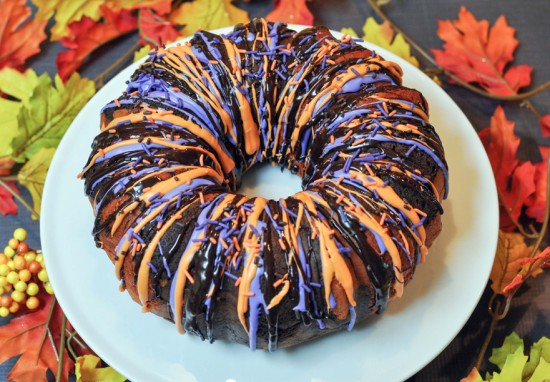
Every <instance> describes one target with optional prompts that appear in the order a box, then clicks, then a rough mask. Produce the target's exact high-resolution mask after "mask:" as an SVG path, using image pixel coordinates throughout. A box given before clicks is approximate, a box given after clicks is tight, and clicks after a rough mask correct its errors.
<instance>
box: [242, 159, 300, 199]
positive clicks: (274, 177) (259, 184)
mask: <svg viewBox="0 0 550 382" xmlns="http://www.w3.org/2000/svg"><path fill="white" fill-rule="evenodd" d="M301 190H302V179H301V178H300V177H299V176H298V175H294V174H292V173H291V172H290V171H289V170H288V169H285V170H284V171H283V172H281V167H279V166H272V165H271V164H270V163H260V164H256V165H254V166H253V167H252V168H251V169H250V170H249V171H247V172H246V174H244V175H243V178H242V184H241V187H240V188H239V190H238V192H239V193H241V194H244V195H247V196H249V197H253V196H261V197H263V198H266V199H273V200H279V199H280V198H286V197H287V196H291V195H294V194H295V193H297V192H298V191H301Z"/></svg>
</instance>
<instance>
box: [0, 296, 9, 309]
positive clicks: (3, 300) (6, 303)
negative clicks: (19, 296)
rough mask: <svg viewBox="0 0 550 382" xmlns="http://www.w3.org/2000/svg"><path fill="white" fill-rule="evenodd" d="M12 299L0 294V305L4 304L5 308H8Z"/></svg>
mask: <svg viewBox="0 0 550 382" xmlns="http://www.w3.org/2000/svg"><path fill="white" fill-rule="evenodd" d="M11 302H12V299H11V297H10V296H2V297H0V306H4V307H6V308H9V307H10V305H11Z"/></svg>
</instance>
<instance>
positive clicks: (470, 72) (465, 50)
mask: <svg viewBox="0 0 550 382" xmlns="http://www.w3.org/2000/svg"><path fill="white" fill-rule="evenodd" d="M438 25H439V29H438V30H437V35H438V36H439V37H440V38H441V39H442V40H443V41H445V44H443V50H438V49H432V52H433V53H434V55H435V60H436V62H437V63H438V64H439V65H441V67H443V68H445V69H447V70H448V71H450V72H451V73H453V74H454V75H456V76H457V77H459V78H460V79H462V80H464V81H466V82H475V83H478V84H479V85H480V86H481V87H482V88H484V89H485V90H487V92H489V93H494V94H500V95H511V94H517V92H518V90H519V89H520V88H522V87H524V86H528V85H529V84H530V83H531V71H532V67H531V66H529V65H518V66H512V67H510V68H508V69H507V70H505V69H506V67H507V66H508V65H509V64H510V62H511V61H512V60H513V59H514V50H515V49H516V47H517V46H518V40H517V39H516V38H515V37H514V33H515V29H514V28H512V27H510V26H509V25H508V23H507V22H506V18H505V17H504V16H500V17H499V18H498V19H497V21H496V22H495V24H494V25H493V26H492V27H489V22H488V21H487V20H480V21H478V20H477V19H476V18H475V17H474V15H473V14H472V13H470V12H469V11H468V10H467V9H466V7H461V8H460V12H459V14H458V20H453V21H450V20H439V21H438Z"/></svg>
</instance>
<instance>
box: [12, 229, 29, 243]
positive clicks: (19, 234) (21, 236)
mask: <svg viewBox="0 0 550 382" xmlns="http://www.w3.org/2000/svg"><path fill="white" fill-rule="evenodd" d="M13 237H14V238H15V239H17V240H19V241H25V239H26V238H27V231H26V230H25V229H24V228H17V229H16V230H15V231H13Z"/></svg>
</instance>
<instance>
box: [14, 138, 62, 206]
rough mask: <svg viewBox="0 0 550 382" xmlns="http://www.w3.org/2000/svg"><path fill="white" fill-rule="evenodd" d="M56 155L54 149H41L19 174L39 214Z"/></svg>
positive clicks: (19, 179)
mask: <svg viewBox="0 0 550 382" xmlns="http://www.w3.org/2000/svg"><path fill="white" fill-rule="evenodd" d="M54 153H55V149H54V148H41V149H40V150H39V151H38V152H37V153H36V154H35V155H34V156H33V157H32V158H31V159H30V160H29V161H28V162H27V163H25V165H24V166H23V167H21V170H19V173H17V180H18V181H19V183H21V184H22V185H23V186H25V187H27V188H28V189H29V192H30V193H31V196H32V202H33V205H34V210H35V211H36V212H37V213H40V205H41V203H42V191H44V182H45V181H46V173H47V172H48V169H49V168H50V163H51V161H52V158H53V154H54Z"/></svg>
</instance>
